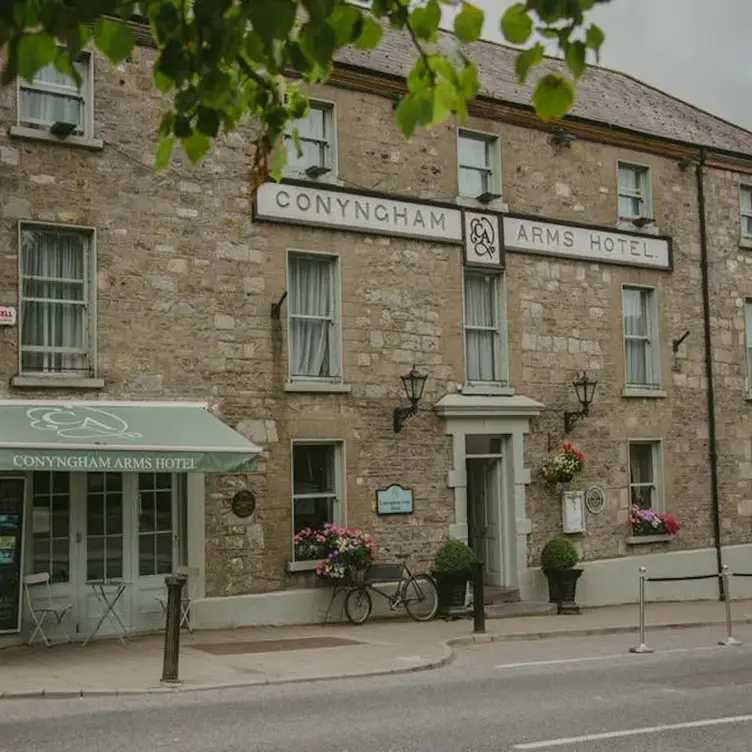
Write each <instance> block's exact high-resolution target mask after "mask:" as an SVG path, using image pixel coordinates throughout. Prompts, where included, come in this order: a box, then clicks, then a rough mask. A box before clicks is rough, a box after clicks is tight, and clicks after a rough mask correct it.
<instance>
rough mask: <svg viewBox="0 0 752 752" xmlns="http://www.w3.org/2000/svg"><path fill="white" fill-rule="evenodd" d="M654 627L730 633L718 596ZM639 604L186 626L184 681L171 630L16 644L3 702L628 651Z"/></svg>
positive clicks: (738, 619)
mask: <svg viewBox="0 0 752 752" xmlns="http://www.w3.org/2000/svg"><path fill="white" fill-rule="evenodd" d="M646 614H647V618H646V621H647V629H648V632H647V635H648V636H647V640H646V641H647V643H648V644H650V634H651V630H656V629H681V628H685V629H689V628H697V627H703V626H705V627H715V629H714V630H713V631H714V632H715V633H717V637H718V639H722V638H724V637H725V636H726V629H725V623H724V620H725V612H724V604H723V603H720V602H719V601H699V602H680V603H651V604H648V605H647V608H646ZM732 615H733V620H734V624H736V625H746V624H752V601H734V602H733V603H732ZM637 620H638V609H637V607H636V606H633V605H632V606H615V607H607V608H594V609H588V610H583V613H582V614H580V615H572V616H553V615H543V616H526V617H510V618H503V619H493V620H489V621H487V622H486V633H485V634H473V622H472V620H467V619H459V620H455V621H442V620H436V621H433V622H429V623H426V624H417V623H414V622H410V621H402V620H396V619H391V620H385V621H380V622H372V623H368V624H365V625H362V626H358V627H354V626H351V625H349V624H336V625H316V626H300V627H253V628H246V629H234V630H223V631H208V632H194V633H193V634H188V633H187V632H183V634H182V636H181V654H180V683H178V684H174V685H163V684H162V683H161V682H160V679H161V673H162V656H163V646H164V638H163V635H146V636H136V637H134V638H132V639H131V641H130V642H129V643H128V644H127V645H122V644H121V643H120V642H119V641H117V640H115V639H101V640H96V641H93V642H90V643H89V644H88V645H86V646H85V647H83V646H82V645H81V644H79V643H73V644H66V645H54V646H52V647H50V648H45V647H43V646H40V647H38V646H33V647H19V648H7V649H5V650H2V651H0V698H3V699H11V698H29V697H50V698H64V697H82V696H96V695H99V696H105V695H139V694H157V693H175V692H196V691H199V690H204V691H208V690H213V689H224V688H233V687H236V688H238V687H246V686H254V685H270V684H294V683H301V682H311V681H323V680H328V679H343V678H357V677H373V676H379V675H388V674H403V673H410V672H415V671H425V670H429V669H435V668H439V667H442V666H446V665H448V664H449V663H450V662H451V661H452V659H453V657H454V655H455V652H456V649H457V647H458V646H462V645H472V644H478V643H495V642H513V641H529V640H541V639H545V638H554V637H556V638H567V637H570V638H571V637H584V636H594V635H617V634H623V635H624V639H623V649H624V651H625V652H627V651H628V648H629V647H632V646H634V645H636V644H637V643H638V635H637Z"/></svg>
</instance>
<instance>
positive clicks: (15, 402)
mask: <svg viewBox="0 0 752 752" xmlns="http://www.w3.org/2000/svg"><path fill="white" fill-rule="evenodd" d="M6 406H7V407H35V406H40V407H46V406H50V407H57V406H59V407H181V408H183V407H196V408H201V409H202V410H206V411H208V412H211V411H209V403H208V402H180V401H179V400H178V401H175V402H164V401H160V400H156V401H154V402H149V401H146V400H143V401H130V400H77V399H71V400H68V399H60V398H55V399H46V398H45V399H38V400H28V399H25V400H24V399H0V407H6ZM211 414H212V415H213V413H211ZM215 417H216V416H215Z"/></svg>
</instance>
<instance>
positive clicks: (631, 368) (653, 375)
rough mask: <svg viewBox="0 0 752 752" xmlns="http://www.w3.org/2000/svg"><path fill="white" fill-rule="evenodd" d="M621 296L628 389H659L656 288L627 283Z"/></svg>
mask: <svg viewBox="0 0 752 752" xmlns="http://www.w3.org/2000/svg"><path fill="white" fill-rule="evenodd" d="M621 300H622V321H623V327H624V362H625V371H626V375H625V378H626V386H627V388H628V389H629V388H635V389H643V390H644V389H653V390H655V389H659V388H660V381H661V374H660V350H659V346H658V324H657V321H658V306H657V298H656V292H655V290H653V289H650V288H646V287H624V288H622V294H621Z"/></svg>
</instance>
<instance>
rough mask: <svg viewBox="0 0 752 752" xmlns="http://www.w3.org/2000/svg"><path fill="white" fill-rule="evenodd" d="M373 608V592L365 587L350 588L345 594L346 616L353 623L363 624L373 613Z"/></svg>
mask: <svg viewBox="0 0 752 752" xmlns="http://www.w3.org/2000/svg"><path fill="white" fill-rule="evenodd" d="M372 609H373V601H372V600H371V594H370V593H369V592H368V590H367V589H366V588H365V587H362V586H361V587H355V588H352V589H351V590H348V592H347V595H346V596H345V616H347V620H348V621H349V622H350V623H351V624H355V625H356V626H357V625H358V624H363V623H364V622H365V621H366V620H367V619H368V617H369V616H370V615H371V610H372Z"/></svg>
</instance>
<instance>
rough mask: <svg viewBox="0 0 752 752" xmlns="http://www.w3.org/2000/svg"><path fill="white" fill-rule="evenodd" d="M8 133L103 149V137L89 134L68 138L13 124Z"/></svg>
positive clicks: (55, 142) (65, 144)
mask: <svg viewBox="0 0 752 752" xmlns="http://www.w3.org/2000/svg"><path fill="white" fill-rule="evenodd" d="M8 135H9V136H12V137H13V138H26V139H30V140H32V141H46V142H47V143H50V144H60V145H62V146H80V147H82V148H84V149H91V150H92V151H102V149H104V141H102V139H101V138H89V137H88V136H68V137H67V138H58V137H57V136H53V135H52V134H51V133H49V132H48V131H43V130H41V129H39V128H28V127H27V126H25V125H11V127H10V128H8Z"/></svg>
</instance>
